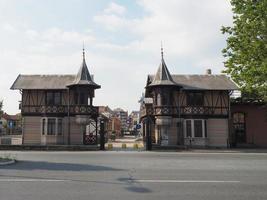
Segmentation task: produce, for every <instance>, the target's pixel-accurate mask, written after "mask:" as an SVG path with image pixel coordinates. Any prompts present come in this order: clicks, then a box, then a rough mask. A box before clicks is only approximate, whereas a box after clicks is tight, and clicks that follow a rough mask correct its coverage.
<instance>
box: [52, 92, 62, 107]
mask: <svg viewBox="0 0 267 200" xmlns="http://www.w3.org/2000/svg"><path fill="white" fill-rule="evenodd" d="M54 104H55V105H60V104H61V94H60V92H55V93H54Z"/></svg>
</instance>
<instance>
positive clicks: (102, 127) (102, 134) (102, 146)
mask: <svg viewBox="0 0 267 200" xmlns="http://www.w3.org/2000/svg"><path fill="white" fill-rule="evenodd" d="M99 133H100V150H103V151H104V150H105V123H104V119H100V131H99Z"/></svg>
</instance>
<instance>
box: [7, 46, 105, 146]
mask: <svg viewBox="0 0 267 200" xmlns="http://www.w3.org/2000/svg"><path fill="white" fill-rule="evenodd" d="M99 88H100V85H98V84H96V83H95V82H94V80H93V76H91V75H90V73H89V71H88V68H87V65H86V62H85V55H84V51H83V60H82V64H81V67H80V69H79V71H78V73H77V75H19V76H18V77H17V79H16V80H15V82H14V83H13V85H12V86H11V89H13V90H20V92H21V97H22V99H21V103H20V109H21V115H22V135H23V144H29V145H30V144H41V145H51V144H95V143H96V142H97V140H96V135H97V117H98V107H95V106H93V99H94V96H95V89H99Z"/></svg>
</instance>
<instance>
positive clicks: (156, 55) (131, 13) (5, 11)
mask: <svg viewBox="0 0 267 200" xmlns="http://www.w3.org/2000/svg"><path fill="white" fill-rule="evenodd" d="M222 25H224V26H228V25H232V11H231V5H230V3H229V1H228V0H201V1H199V0H98V1H95V0H0V81H1V82H0V100H1V99H2V100H3V101H4V102H3V104H4V107H3V109H4V111H5V112H7V113H9V114H15V113H18V112H19V108H18V107H19V103H18V101H20V99H21V95H20V92H19V91H17V90H10V87H11V85H12V84H13V82H14V81H15V80H16V78H17V76H18V75H19V74H76V73H77V72H78V70H79V67H80V65H81V62H82V46H83V42H84V46H85V53H86V62H87V66H88V68H89V72H90V73H91V74H94V80H95V82H96V83H97V84H100V85H101V89H99V90H96V97H95V100H94V102H95V103H94V104H95V105H97V106H100V105H105V106H106V105H109V107H111V108H112V109H114V108H117V107H121V108H123V109H125V110H128V111H129V112H131V111H132V110H139V103H138V100H139V99H140V97H141V95H142V92H144V87H145V84H146V79H147V75H148V74H155V73H156V71H157V68H158V65H159V63H160V59H161V54H160V48H161V41H162V44H163V48H164V59H165V62H166V64H167V66H168V69H169V71H170V73H171V74H204V73H205V70H206V69H208V68H210V69H212V73H214V74H219V73H221V71H222V70H223V68H224V67H223V61H224V58H223V56H222V53H221V50H222V49H223V48H224V47H225V46H226V41H225V40H226V36H225V35H222V34H221V31H220V29H221V26H222Z"/></svg>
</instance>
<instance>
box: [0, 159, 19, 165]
mask: <svg viewBox="0 0 267 200" xmlns="http://www.w3.org/2000/svg"><path fill="white" fill-rule="evenodd" d="M15 162H16V160H9V161H5V162H0V166H3V165H11V164H14V163H15Z"/></svg>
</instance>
